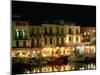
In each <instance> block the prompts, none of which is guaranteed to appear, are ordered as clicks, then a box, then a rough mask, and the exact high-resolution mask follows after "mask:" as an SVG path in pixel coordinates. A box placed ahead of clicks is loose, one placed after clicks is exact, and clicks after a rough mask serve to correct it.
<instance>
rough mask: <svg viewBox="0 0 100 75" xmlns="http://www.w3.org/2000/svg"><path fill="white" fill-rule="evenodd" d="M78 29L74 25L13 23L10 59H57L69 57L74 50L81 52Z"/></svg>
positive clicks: (78, 27)
mask: <svg viewBox="0 0 100 75" xmlns="http://www.w3.org/2000/svg"><path fill="white" fill-rule="evenodd" d="M80 29H81V28H80V26H76V25H75V24H74V23H66V24H61V25H57V24H41V25H29V24H28V22H23V21H14V22H13V28H12V31H13V34H12V38H13V40H12V47H13V50H12V57H16V56H21V57H58V56H64V55H70V53H71V52H72V51H73V50H75V48H77V49H79V50H80V49H81V50H83V45H82V47H80V46H79V45H80V44H82V43H83V41H81V38H82V36H81V33H80V32H81V31H80ZM90 30H91V29H90ZM83 32H84V31H83ZM83 32H82V33H83ZM88 34H89V33H88ZM76 45H78V46H79V47H78V46H76ZM81 50H80V51H81Z"/></svg>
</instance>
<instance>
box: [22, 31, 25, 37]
mask: <svg viewBox="0 0 100 75" xmlns="http://www.w3.org/2000/svg"><path fill="white" fill-rule="evenodd" d="M22 34H23V38H25V31H24V30H22Z"/></svg>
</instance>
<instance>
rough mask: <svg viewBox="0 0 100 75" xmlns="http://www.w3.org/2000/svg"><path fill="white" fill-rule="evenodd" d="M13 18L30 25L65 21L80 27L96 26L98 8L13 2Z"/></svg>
mask: <svg viewBox="0 0 100 75" xmlns="http://www.w3.org/2000/svg"><path fill="white" fill-rule="evenodd" d="M12 16H13V18H12V19H13V20H15V19H17V20H25V21H29V22H30V24H41V23H55V21H56V22H59V21H60V20H64V21H65V22H68V23H69V22H72V23H76V24H77V25H80V26H96V6H84V5H69V4H54V3H53V4H52V3H39V2H25V1H24V2H23V1H22V2H21V1H12ZM15 16H17V17H16V18H15ZM47 21H48V22H47Z"/></svg>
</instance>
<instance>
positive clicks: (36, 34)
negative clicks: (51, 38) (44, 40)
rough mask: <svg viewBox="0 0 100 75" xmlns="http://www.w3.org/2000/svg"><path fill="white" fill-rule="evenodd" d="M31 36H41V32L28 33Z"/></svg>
mask: <svg viewBox="0 0 100 75" xmlns="http://www.w3.org/2000/svg"><path fill="white" fill-rule="evenodd" d="M30 36H31V37H41V36H42V33H34V34H31V35H30Z"/></svg>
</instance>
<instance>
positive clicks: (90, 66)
mask: <svg viewBox="0 0 100 75" xmlns="http://www.w3.org/2000/svg"><path fill="white" fill-rule="evenodd" d="M20 69H21V71H20V72H17V68H16V71H15V72H13V73H14V74H33V73H47V72H57V71H59V72H62V71H75V70H95V69H96V63H94V62H85V63H81V62H68V63H67V64H66V65H42V66H37V67H29V68H26V69H25V68H24V67H23V68H22V67H21V68H20ZM18 70H19V69H18ZM12 71H13V70H12Z"/></svg>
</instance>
